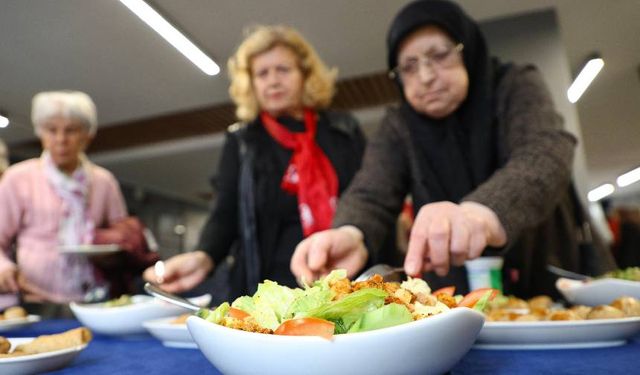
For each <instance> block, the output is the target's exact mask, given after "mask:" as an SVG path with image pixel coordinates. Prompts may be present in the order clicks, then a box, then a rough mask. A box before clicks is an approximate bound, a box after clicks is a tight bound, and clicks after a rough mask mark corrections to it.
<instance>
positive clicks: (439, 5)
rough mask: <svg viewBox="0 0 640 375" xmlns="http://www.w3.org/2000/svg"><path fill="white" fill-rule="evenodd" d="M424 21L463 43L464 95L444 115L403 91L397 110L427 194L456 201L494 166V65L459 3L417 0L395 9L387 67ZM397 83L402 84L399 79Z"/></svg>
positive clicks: (434, 199)
mask: <svg viewBox="0 0 640 375" xmlns="http://www.w3.org/2000/svg"><path fill="white" fill-rule="evenodd" d="M428 25H434V26H438V27H440V28H441V29H442V30H444V31H445V32H446V33H447V34H449V36H450V37H451V38H452V39H453V40H454V41H455V42H456V43H462V44H463V45H464V50H463V52H462V53H463V63H464V66H465V68H466V70H467V72H468V74H469V91H468V95H467V98H466V99H465V100H464V101H463V102H462V103H461V105H460V107H459V108H458V109H457V110H456V111H454V112H453V113H452V114H451V115H449V116H447V117H446V118H443V119H432V118H429V117H427V116H425V115H423V114H421V113H418V112H416V111H415V110H414V109H413V108H412V107H411V105H410V104H409V103H408V102H407V101H406V99H404V96H403V103H402V106H401V114H402V116H403V117H404V119H405V121H406V122H407V124H408V125H409V129H410V131H411V134H412V138H413V141H414V143H415V145H416V149H417V150H418V152H417V154H418V163H419V165H420V167H421V169H422V170H423V171H427V172H428V173H426V176H425V181H424V182H425V183H426V185H427V188H428V189H429V193H430V195H431V199H432V200H433V201H440V200H450V201H453V202H458V201H460V200H461V199H462V198H463V197H464V196H465V195H467V194H468V193H469V192H471V191H472V190H473V189H475V188H476V187H477V186H478V185H480V184H481V183H482V182H484V181H485V180H487V179H488V178H489V176H491V174H492V173H493V172H494V171H495V169H496V168H497V161H496V146H495V142H496V141H495V126H494V108H493V107H494V104H493V102H494V100H493V95H494V93H493V91H494V88H493V82H494V72H493V71H494V69H493V64H492V62H491V59H490V57H489V53H488V50H487V45H486V43H485V40H484V36H483V35H482V33H481V31H480V28H479V27H478V25H477V24H476V22H474V21H473V20H472V19H471V18H469V16H467V14H466V13H465V12H464V11H463V10H462V9H461V8H460V7H459V6H458V5H456V4H454V3H451V2H448V1H438V0H419V1H415V2H412V3H410V4H408V5H407V6H405V7H404V8H403V9H402V10H400V12H399V13H398V14H397V16H396V17H395V19H394V20H393V22H392V24H391V27H390V29H389V33H388V35H387V48H388V57H387V63H388V66H389V69H390V70H391V69H393V68H394V67H395V66H396V64H397V57H398V50H399V47H400V45H401V43H402V42H403V41H404V40H405V39H406V38H407V37H408V36H409V35H410V34H412V33H413V32H414V31H417V30H418V29H420V28H422V27H424V26H428ZM398 83H399V84H400V85H402V83H401V82H400V81H398ZM429 176H431V177H432V178H429ZM415 203H417V204H418V205H421V204H425V203H429V202H415Z"/></svg>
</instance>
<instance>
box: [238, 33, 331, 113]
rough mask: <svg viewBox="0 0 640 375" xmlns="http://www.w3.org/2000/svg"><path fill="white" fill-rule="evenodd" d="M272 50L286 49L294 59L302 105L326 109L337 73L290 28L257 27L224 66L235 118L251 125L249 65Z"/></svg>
mask: <svg viewBox="0 0 640 375" xmlns="http://www.w3.org/2000/svg"><path fill="white" fill-rule="evenodd" d="M276 46H284V47H287V48H289V49H290V50H291V51H292V52H294V53H295V54H296V56H298V64H299V68H300V70H301V71H302V74H303V76H304V88H303V94H302V104H303V105H304V106H306V107H311V108H326V107H328V106H329V104H331V99H332V98H333V94H334V93H335V82H336V76H337V73H338V72H337V69H335V68H333V69H329V68H327V66H326V65H325V64H324V63H323V62H322V60H321V59H320V57H319V56H318V54H317V53H316V51H315V49H314V48H313V47H312V46H311V44H309V42H307V40H306V39H305V38H304V37H303V36H302V35H301V34H300V33H299V32H298V31H296V30H295V29H293V28H292V27H289V26H283V25H272V26H267V25H260V26H255V27H254V28H252V29H251V30H250V32H249V34H248V36H247V37H246V38H245V39H244V41H243V42H242V43H241V44H240V46H238V49H237V51H236V53H235V54H234V55H233V56H232V57H231V58H230V59H229V61H228V63H227V67H228V69H229V78H230V79H231V85H230V86H229V95H231V98H232V99H233V101H234V103H235V104H236V116H237V117H238V119H240V120H242V121H252V120H253V119H255V118H256V117H257V116H258V113H259V112H260V106H259V104H258V100H257V99H256V95H255V93H254V91H253V85H252V81H251V61H252V59H253V58H254V57H255V56H257V55H260V54H262V53H264V52H267V51H270V50H271V49H273V48H274V47H276Z"/></svg>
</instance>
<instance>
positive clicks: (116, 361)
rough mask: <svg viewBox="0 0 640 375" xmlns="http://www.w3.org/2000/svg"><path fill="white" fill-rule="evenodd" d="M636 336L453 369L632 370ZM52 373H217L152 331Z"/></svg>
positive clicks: (493, 354)
mask: <svg viewBox="0 0 640 375" xmlns="http://www.w3.org/2000/svg"><path fill="white" fill-rule="evenodd" d="M78 326H80V323H79V322H77V321H76V320H48V321H42V322H39V323H36V324H34V325H32V326H29V327H26V328H23V329H18V330H15V331H10V332H5V333H4V335H5V336H8V337H34V336H38V335H43V334H51V333H59V332H62V331H65V330H68V329H71V328H75V327H78ZM639 355H640V336H637V337H636V338H635V339H634V340H632V341H631V342H629V343H628V344H626V345H624V346H618V347H612V348H600V349H581V350H533V351H495V350H476V349H472V350H471V351H470V352H469V353H467V355H466V356H465V357H464V358H463V359H462V360H461V361H460V362H459V363H458V364H457V365H456V366H455V367H454V368H453V370H452V371H451V373H452V374H581V375H582V374H604V373H606V374H632V373H637V372H638V368H639V365H638V361H637V358H638V356H639ZM53 373H55V374H58V373H60V374H91V375H101V374H105V375H107V374H108V375H113V374H122V375H126V374H189V375H191V374H203V373H206V374H219V372H218V371H217V370H216V369H215V368H214V367H213V366H212V365H211V364H210V363H209V362H208V361H207V359H206V358H205V357H204V356H203V355H202V353H200V351H199V350H194V349H172V348H167V347H164V346H163V345H162V344H161V343H160V342H159V341H157V340H156V339H154V338H153V337H151V336H147V335H142V336H138V337H133V338H114V337H109V336H103V335H95V337H94V339H93V341H92V342H91V343H90V344H89V346H88V347H87V348H86V349H85V350H84V351H82V352H81V353H80V355H78V357H77V358H76V359H75V361H74V362H72V363H71V364H70V365H69V366H68V367H66V368H64V369H61V370H59V371H56V372H53Z"/></svg>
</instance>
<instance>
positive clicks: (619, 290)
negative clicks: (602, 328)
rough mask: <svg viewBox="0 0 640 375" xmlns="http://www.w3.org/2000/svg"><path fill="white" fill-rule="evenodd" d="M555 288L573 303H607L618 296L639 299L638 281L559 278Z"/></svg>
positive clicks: (639, 286) (639, 282)
mask: <svg viewBox="0 0 640 375" xmlns="http://www.w3.org/2000/svg"><path fill="white" fill-rule="evenodd" d="M556 288H558V291H560V293H562V295H563V296H564V298H565V299H566V300H567V301H569V302H571V303H572V304H575V305H587V306H597V305H608V304H609V303H611V302H612V301H613V300H615V299H616V298H619V297H623V296H627V297H635V298H638V299H640V281H629V280H622V279H596V280H589V281H578V280H572V279H565V278H562V277H561V278H559V279H558V280H557V281H556Z"/></svg>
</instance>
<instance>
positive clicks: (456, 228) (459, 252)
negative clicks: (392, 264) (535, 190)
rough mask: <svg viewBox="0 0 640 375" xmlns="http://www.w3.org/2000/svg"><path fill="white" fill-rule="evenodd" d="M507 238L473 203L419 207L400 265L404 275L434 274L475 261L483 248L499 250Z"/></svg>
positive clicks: (488, 214)
mask: <svg viewBox="0 0 640 375" xmlns="http://www.w3.org/2000/svg"><path fill="white" fill-rule="evenodd" d="M506 242H507V236H506V234H505V231H504V228H503V227H502V224H501V223H500V220H499V219H498V217H497V216H496V214H495V213H494V212H493V211H492V210H491V209H490V208H488V207H486V206H484V205H482V204H479V203H475V202H463V203H461V204H455V203H452V202H436V203H430V204H426V205H424V206H422V208H420V211H419V212H418V215H417V216H416V219H415V222H414V225H413V228H412V229H411V237H410V239H409V250H408V251H407V256H406V258H405V262H404V268H405V271H406V273H407V274H408V275H419V274H420V273H422V272H423V271H435V272H436V273H437V274H438V275H440V276H444V275H446V274H447V273H448V272H449V266H450V265H454V266H461V265H463V264H464V262H465V260H467V259H474V258H477V257H479V256H480V255H481V254H482V252H483V251H484V249H485V248H486V247H487V246H503V245H504V244H506Z"/></svg>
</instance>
